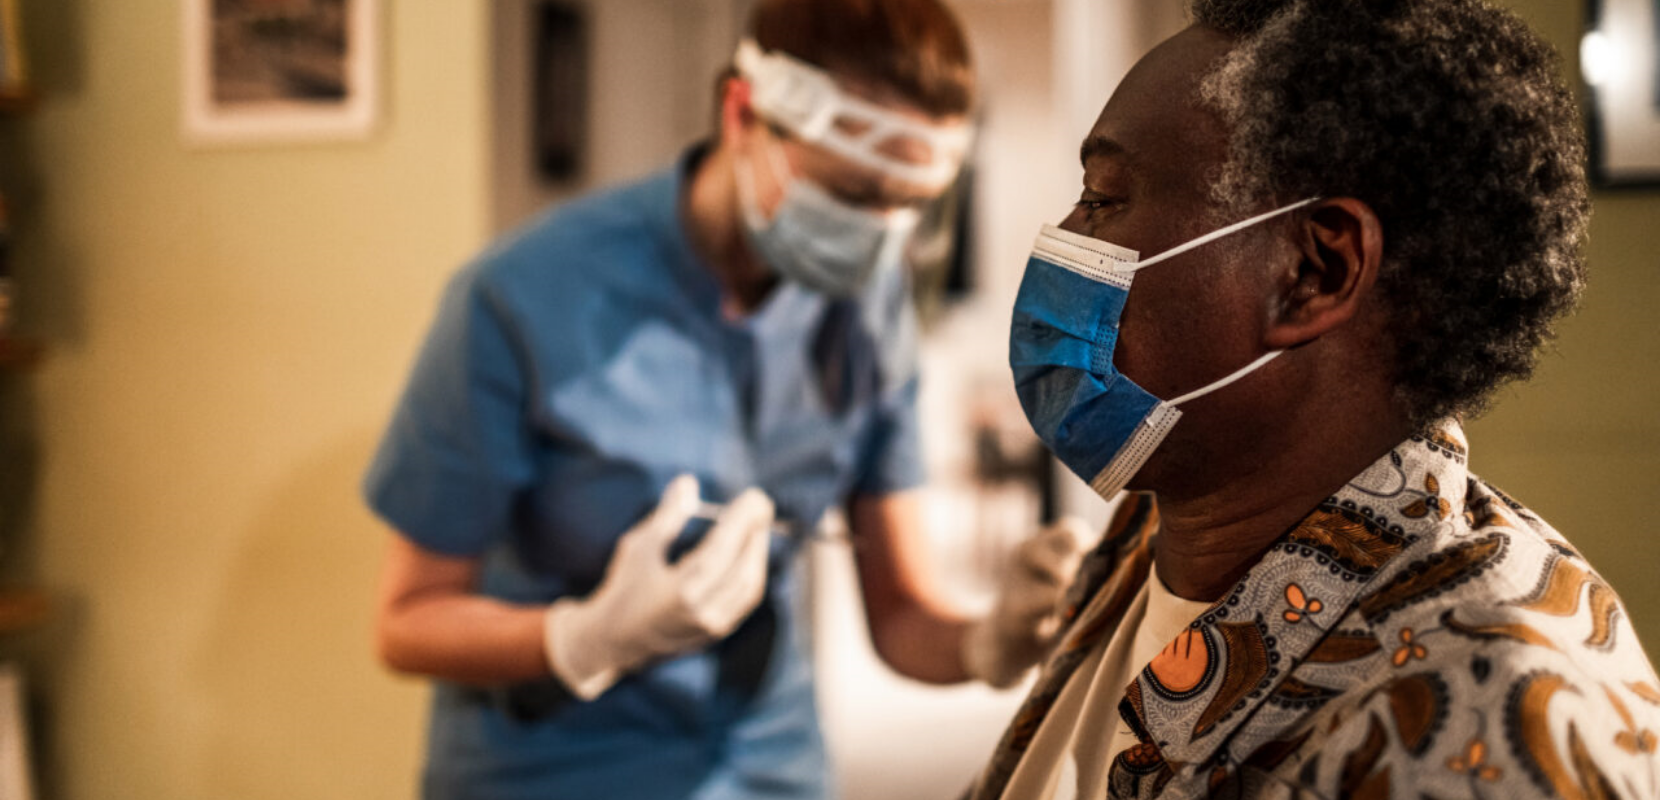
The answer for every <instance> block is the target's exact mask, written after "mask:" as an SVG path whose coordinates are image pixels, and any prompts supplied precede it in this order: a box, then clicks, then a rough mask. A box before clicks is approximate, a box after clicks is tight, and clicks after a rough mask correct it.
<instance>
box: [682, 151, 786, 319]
mask: <svg viewBox="0 0 1660 800" xmlns="http://www.w3.org/2000/svg"><path fill="white" fill-rule="evenodd" d="M733 157H734V156H733V154H732V152H731V151H730V150H728V149H727V148H724V147H720V146H718V145H717V146H715V147H714V148H713V149H711V150H710V151H709V154H708V155H707V156H706V157H704V159H703V160H702V162H701V163H699V164H697V165H696V166H694V167H693V168H692V174H691V175H690V176H688V178H687V189H686V195H685V198H684V202H683V203H681V205H680V217H681V220H680V221H681V224H682V225H684V226H686V234H687V237H688V238H689V239H690V240H691V243H692V250H693V252H695V253H697V255H698V257H699V259H700V260H701V261H702V262H703V263H704V264H707V265H708V267H709V269H710V271H712V272H713V273H714V275H715V280H717V281H718V282H719V283H720V285H721V290H722V303H721V305H722V307H723V308H724V309H726V310H727V312H728V313H729V314H731V315H733V316H744V315H747V314H750V313H752V312H754V311H755V309H757V308H759V307H760V306H761V304H762V303H764V302H766V299H767V297H768V296H769V295H770V294H771V293H772V290H773V289H774V288H775V287H776V286H777V285H778V277H777V275H776V274H775V273H773V271H772V270H771V269H769V268H767V266H766V265H765V264H763V263H761V261H760V259H758V258H757V257H756V256H755V253H754V251H753V250H752V249H751V248H750V246H749V243H748V241H747V240H746V239H745V236H744V229H743V220H741V219H740V218H739V217H738V202H737V185H736V183H735V179H734V176H733V170H732V159H733Z"/></svg>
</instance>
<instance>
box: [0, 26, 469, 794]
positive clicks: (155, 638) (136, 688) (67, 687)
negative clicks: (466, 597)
mask: <svg viewBox="0 0 1660 800" xmlns="http://www.w3.org/2000/svg"><path fill="white" fill-rule="evenodd" d="M180 5H181V3H180V2H179V0H120V1H119V2H115V1H114V0H103V1H100V2H94V1H93V0H32V1H31V0H25V2H24V6H23V11H24V14H25V23H26V29H27V32H28V35H29V44H30V45H31V52H32V55H33V56H34V62H35V66H36V68H37V71H38V72H39V73H40V82H41V83H42V87H41V88H42V89H43V90H44V92H45V94H46V97H45V100H44V102H43V104H42V105H41V107H40V108H39V110H38V111H37V112H36V113H35V114H33V115H32V116H30V117H28V118H24V119H10V120H0V129H3V130H4V133H3V142H0V144H3V147H0V150H4V151H5V153H6V155H5V156H4V158H5V160H6V161H7V162H8V163H9V165H10V168H8V169H7V170H5V171H4V172H3V173H0V179H4V180H5V181H6V185H8V186H12V185H14V184H18V183H23V184H27V185H32V187H33V188H32V189H25V190H23V191H22V192H17V191H13V192H12V194H13V195H14V197H16V202H17V203H18V204H19V205H20V206H21V208H20V209H19V212H18V215H17V217H18V219H17V221H16V225H17V228H18V232H17V241H18V250H17V251H16V254H15V255H16V263H17V266H18V268H19V270H20V271H21V273H22V276H21V277H22V281H23V288H22V297H21V302H22V303H23V305H24V320H23V327H24V328H25V329H26V330H27V331H28V332H30V333H33V334H36V335H38V336H39V337H40V338H43V339H45V340H46V341H47V343H48V345H49V347H50V354H49V356H48V358H47V360H46V361H45V363H43V364H42V365H41V366H40V367H39V368H38V369H37V370H35V371H34V372H33V373H30V374H27V375H24V376H21V377H19V376H15V375H4V376H0V382H3V384H0V387H3V388H0V394H3V395H4V397H5V404H4V406H3V408H4V410H5V412H6V415H7V419H6V425H5V427H6V428H7V429H8V430H10V431H11V436H10V438H9V440H8V441H9V442H10V446H9V447H8V456H9V457H10V458H11V459H12V460H10V461H9V462H8V468H7V469H6V470H5V476H6V477H7V479H8V480H9V481H11V482H12V484H13V487H14V488H12V489H9V490H8V492H7V494H6V495H0V497H6V496H11V497H21V498H24V499H25V500H26V502H23V503H21V504H13V505H12V506H10V507H7V508H4V509H0V515H3V516H5V518H6V519H7V522H6V523H4V524H0V530H4V531H6V534H5V536H6V541H5V543H6V544H7V545H9V546H11V548H12V549H11V551H10V552H9V553H8V554H7V555H6V556H5V560H4V562H0V563H3V565H4V566H3V571H4V572H5V573H7V574H8V575H9V576H10V577H11V580H12V581H14V582H15V581H16V580H20V579H23V578H28V579H32V580H33V581H35V582H38V583H40V584H43V585H45V586H47V587H49V588H51V589H52V590H53V591H54V592H56V593H57V595H58V597H59V599H60V600H61V603H60V608H59V611H58V613H57V614H56V615H55V616H54V618H53V621H52V622H51V624H50V625H49V626H48V627H47V628H45V629H43V630H40V631H37V632H34V633H30V634H28V635H27V636H25V637H22V638H21V639H19V638H17V637H13V638H12V639H10V640H7V641H5V642H3V643H0V650H3V651H4V652H22V653H23V654H24V657H25V658H26V660H27V662H28V663H29V666H30V676H31V678H32V679H33V680H34V681H35V682H36V684H37V687H36V688H37V690H38V692H37V693H38V694H39V695H40V696H41V698H42V703H43V713H41V714H40V715H39V719H38V722H39V723H41V724H40V726H39V727H40V730H39V731H38V733H39V734H40V740H41V741H40V744H41V745H42V747H41V750H42V752H41V754H40V755H41V760H42V761H43V762H44V764H43V766H44V769H43V771H42V772H43V774H42V775H41V776H40V781H39V782H40V783H41V784H42V794H43V796H44V797H48V798H64V799H66V800H130V799H131V798H171V799H172V800H189V799H191V798H202V799H203V800H209V799H211V800H219V799H221V798H237V800H257V799H258V798H271V799H272V800H277V799H278V798H281V799H282V800H293V799H294V798H306V799H307V800H314V799H326V798H340V800H346V799H347V798H351V800H361V799H362V798H407V797H410V796H412V792H413V790H414V783H415V775H416V765H417V763H418V751H417V748H418V746H419V743H420V741H421V739H422V725H423V718H424V702H423V700H424V696H425V693H424V690H423V689H422V688H421V686H420V685H419V684H417V683H414V682H409V681H399V680H395V679H392V678H389V677H387V676H386V674H385V673H383V672H382V671H381V670H380V669H379V667H378V666H377V665H376V663H375V662H374V660H373V658H372V657H371V653H370V644H369V637H368V631H369V607H370V598H371V591H372V584H373V579H374V576H375V574H376V570H377V566H378V557H379V553H380V548H381V546H382V543H383V540H382V532H381V529H380V528H379V526H378V525H377V524H376V523H375V522H374V521H373V520H372V519H371V518H370V517H369V515H368V514H367V513H366V512H365V510H364V509H363V506H362V503H361V502H360V501H359V499H358V495H357V488H356V487H357V482H358V478H359V476H360V474H361V472H362V469H363V467H364V465H365V463H366V461H367V459H368V457H369V453H370V451H371V448H372V446H373V443H374V441H375V440H376V438H377V437H378V435H379V431H380V429H381V426H382V425H383V424H384V422H385V419H386V414H387V412H388V410H389V408H390V405H391V402H392V399H393V396H394V393H395V392H396V391H397V389H398V388H399V386H400V384H401V382H402V380H403V377H404V374H405V370H406V369H407V367H408V365H409V363H410V359H411V357H412V355H413V349H414V347H415V346H416V343H417V342H418V341H419V338H420V334H421V332H422V330H423V329H424V328H425V325H426V323H427V321H428V318H429V316H430V313H431V310H432V308H433V303H434V301H435V298H436V295H437V292H438V289H439V286H440V284H441V282H442V281H443V280H444V278H445V277H446V276H447V275H448V274H449V273H450V272H451V271H452V270H453V269H454V268H455V266H456V264H457V263H458V262H459V261H460V260H461V259H463V258H464V257H466V256H467V255H468V254H469V253H470V252H472V251H473V250H474V249H475V248H476V247H477V246H478V245H479V244H480V243H481V241H482V240H483V237H484V236H485V233H486V230H487V222H488V221H487V219H486V218H485V214H486V206H487V200H486V198H487V192H486V189H487V187H486V186H485V181H486V179H487V178H486V175H487V158H486V135H485V123H484V117H485V104H486V97H485V92H484V86H485V76H486V70H485V67H486V60H485V59H486V54H485V52H484V51H485V44H484V42H485V37H486V33H487V31H486V19H485V15H486V13H487V10H488V4H486V3H474V2H460V3H447V2H418V3H398V4H394V3H392V2H386V3H384V4H383V5H384V7H386V8H387V9H388V11H389V12H390V17H389V18H387V19H386V20H385V29H384V33H385V39H384V42H385V44H386V46H387V50H388V53H387V58H386V65H387V66H388V67H389V68H388V69H387V70H386V72H385V73H384V74H385V75H386V77H387V78H388V81H387V83H386V89H387V94H388V96H389V102H388V103H387V110H388V112H389V113H388V115H387V118H386V123H385V126H384V127H383V129H382V131H381V133H380V134H379V135H378V136H376V137H375V138H374V139H372V140H371V141H369V142H366V143H357V144H331V145H322V146H315V145H314V146H298V147H295V146H285V147H266V148H252V149H250V148H241V149H220V150H193V149H189V148H187V147H185V146H184V145H182V144H181V138H180V134H179V123H178V121H177V120H178V119H179V86H180V78H179V75H180V65H179V53H180V36H179V22H178V19H179V7H180ZM20 165H21V166H20ZM19 169H27V170H28V171H29V172H31V173H33V175H32V176H30V177H29V178H28V179H27V180H24V179H23V177H24V176H23V174H22V173H20V172H18V170H19ZM19 437H22V438H23V441H22V442H21V443H20V441H19ZM29 437H32V438H33V442H32V444H31V443H30V442H28V441H27V439H28V438H29ZM31 448H32V449H33V450H34V456H33V460H32V462H31V461H30V460H29V459H28V457H27V456H28V451H29V450H30V449H31ZM20 454H21V455H20ZM18 483H23V484H32V485H31V486H28V489H27V491H19V490H18V489H16V488H15V486H16V484H18ZM20 515H21V517H22V521H21V522H20V521H19V517H20ZM19 529H21V530H19Z"/></svg>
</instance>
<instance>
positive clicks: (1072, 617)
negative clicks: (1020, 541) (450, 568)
mask: <svg viewBox="0 0 1660 800" xmlns="http://www.w3.org/2000/svg"><path fill="white" fill-rule="evenodd" d="M1467 459H1468V448H1467V446H1466V445H1465V439H1464V434H1463V432H1462V431H1461V430H1460V429H1459V426H1458V425H1457V424H1456V423H1452V422H1447V423H1444V424H1443V425H1441V426H1439V427H1438V429H1437V431H1436V432H1435V433H1434V434H1433V435H1430V436H1425V437H1414V438H1413V439H1411V440H1408V441H1407V442H1404V443H1402V444H1401V445H1400V446H1398V447H1396V448H1395V449H1394V450H1393V451H1391V452H1390V453H1389V454H1388V455H1387V456H1385V457H1384V458H1382V459H1379V460H1378V462H1377V463H1375V464H1373V465H1372V466H1371V467H1370V468H1368V469H1367V470H1366V471H1365V472H1363V473H1361V474H1360V475H1358V476H1356V477H1355V478H1354V480H1352V481H1350V482H1349V484H1348V485H1347V486H1345V487H1344V488H1343V489H1342V491H1339V492H1338V493H1337V494H1336V495H1335V496H1333V497H1331V498H1328V499H1327V500H1326V501H1325V502H1324V503H1322V504H1321V505H1320V507H1319V508H1317V509H1315V510H1314V511H1313V512H1312V513H1310V514H1309V515H1308V517H1307V518H1305V519H1304V520H1303V521H1302V522H1301V523H1300V524H1299V525H1297V526H1296V527H1295V528H1294V529H1293V530H1291V531H1290V532H1288V533H1287V534H1286V535H1285V536H1284V537H1283V538H1282V539H1281V540H1280V541H1279V542H1278V543H1276V544H1275V545H1274V547H1272V548H1271V549H1270V550H1269V552H1268V554H1267V555H1265V556H1264V557H1263V559H1262V560H1261V561H1260V562H1259V563H1257V564H1256V565H1255V566H1254V567H1252V569H1251V570H1250V572H1249V573H1248V574H1247V575H1246V576H1245V577H1244V578H1243V579H1242V580H1241V581H1240V582H1239V583H1238V584H1237V585H1236V586H1234V587H1233V589H1232V590H1231V591H1230V592H1228V594H1227V595H1226V596H1225V597H1224V598H1223V599H1222V600H1220V601H1218V602H1217V603H1215V604H1214V605H1213V606H1211V608H1210V609H1209V610H1208V611H1206V612H1205V613H1204V614H1203V615H1202V616H1200V617H1199V619H1197V620H1195V621H1194V623H1193V624H1192V625H1191V626H1190V627H1189V628H1188V630H1186V631H1184V632H1183V633H1182V634H1181V636H1180V637H1178V640H1179V641H1178V642H1176V643H1174V644H1175V645H1176V646H1172V647H1168V648H1166V649H1165V650H1164V652H1162V653H1161V654H1160V655H1159V656H1158V657H1157V658H1155V659H1153V661H1152V662H1151V663H1150V664H1148V665H1147V667H1146V668H1145V669H1143V670H1142V672H1141V674H1140V675H1139V676H1138V677H1137V678H1136V680H1135V681H1134V682H1133V683H1131V684H1130V685H1129V686H1128V687H1127V688H1126V692H1125V697H1124V700H1123V702H1122V703H1121V705H1120V709H1119V710H1120V713H1121V715H1122V716H1123V718H1124V720H1125V722H1126V723H1128V724H1129V726H1130V727H1131V729H1132V730H1134V731H1135V732H1136V734H1137V736H1138V737H1139V738H1140V742H1141V743H1140V744H1138V745H1136V746H1134V747H1131V748H1129V749H1127V750H1125V751H1124V752H1122V753H1117V754H1112V755H1113V756H1114V760H1113V764H1112V768H1111V773H1110V776H1109V780H1108V784H1109V792H1110V797H1112V798H1190V797H1228V798H1242V797H1249V798H1257V797H1265V798H1274V797H1322V798H1338V797H1345V798H1347V797H1362V798H1370V797H1378V798H1382V797H1410V798H1419V797H1478V798H1526V797H1559V798H1575V799H1577V798H1615V797H1621V798H1647V797H1660V757H1657V755H1656V749H1657V746H1660V680H1657V679H1656V677H1655V671H1654V667H1653V666H1652V665H1651V664H1650V663H1649V661H1648V659H1647V657H1646V656H1645V655H1644V652H1643V648H1642V646H1641V644H1640V643H1639V642H1638V641H1637V639H1636V635H1635V633H1634V631H1633V630H1632V627H1631V624H1630V622H1629V620H1628V619H1627V618H1626V615H1625V612H1624V608H1623V606H1622V605H1621V604H1620V601H1619V598H1618V596H1617V595H1615V593H1614V590H1613V589H1612V588H1610V587H1609V586H1608V584H1606V583H1604V582H1603V581H1602V579H1601V578H1600V577H1598V576H1597V574H1596V572H1595V571H1594V570H1593V569H1592V568H1591V566H1590V564H1588V563H1586V561H1585V559H1584V558H1583V557H1582V556H1581V555H1580V554H1579V553H1578V551H1577V550H1575V549H1574V548H1573V547H1572V546H1571V545H1569V544H1568V543H1567V542H1566V541H1565V540H1564V539H1563V538H1562V536H1561V535H1560V534H1558V533H1557V532H1556V531H1555V530H1554V529H1552V528H1551V527H1550V526H1549V525H1547V524H1545V522H1544V521H1543V520H1541V519H1539V518H1538V517H1537V516H1536V515H1534V514H1533V513H1532V512H1530V511H1528V510H1527V509H1526V508H1525V507H1523V506H1521V505H1520V504H1518V503H1516V502H1515V501H1513V500H1511V499H1510V498H1508V497H1507V496H1505V495H1504V494H1503V493H1501V492H1499V491H1498V490H1496V489H1494V488H1492V487H1491V486H1489V485H1487V484H1486V483H1484V482H1482V481H1481V480H1480V479H1478V478H1475V477H1474V476H1472V475H1470V473H1469V471H1468V467H1467ZM1157 537H1158V514H1157V510H1156V508H1155V507H1154V504H1153V502H1152V501H1151V500H1150V499H1148V498H1147V497H1145V496H1133V497H1131V498H1130V499H1129V500H1127V501H1126V502H1125V504H1124V505H1123V506H1122V507H1121V509H1120V511H1119V513H1118V515H1117V516H1116V517H1115V519H1114V523H1113V526H1112V527H1111V528H1110V529H1109V532H1108V535H1107V537H1106V538H1105V540H1104V541H1103V542H1102V544H1101V546H1100V547H1099V548H1097V550H1096V551H1095V552H1093V553H1092V554H1091V555H1090V556H1089V558H1087V559H1086V560H1085V563H1084V566H1083V568H1082V569H1081V571H1080V573H1079V576H1078V579H1077V581H1076V582H1075V584H1074V586H1073V589H1072V593H1071V596H1070V602H1069V610H1068V627H1067V629H1066V631H1065V633H1064V634H1063V636H1062V638H1061V640H1060V642H1059V644H1058V645H1057V649H1056V651H1055V652H1054V653H1053V654H1052V655H1051V656H1050V658H1049V659H1048V661H1047V662H1046V663H1045V664H1044V666H1043V670H1042V673H1041V674H1040V676H1039V678H1038V682H1037V685H1036V686H1035V687H1034V688H1033V690H1032V693H1031V695H1030V696H1028V698H1027V699H1026V702H1025V703H1024V705H1023V706H1022V707H1021V709H1020V711H1019V712H1018V714H1017V716H1016V718H1015V720H1014V721H1013V723H1011V725H1010V727H1009V729H1008V731H1007V732H1006V733H1005V734H1004V737H1003V740H1002V742H1001V743H1000V744H999V746H998V748H997V751H996V752H995V754H994V755H993V757H992V760H991V762H990V764H988V766H987V767H986V769H985V771H984V772H983V774H982V775H981V777H980V780H979V782H978V784H977V786H976V787H975V789H974V792H973V794H972V797H974V798H976V800H980V799H981V798H999V797H1002V796H1003V787H1004V786H1005V785H1006V784H1007V782H1008V779H1009V776H1010V775H1011V774H1012V773H1013V771H1014V768H1015V766H1016V765H1018V764H1019V762H1020V759H1021V757H1022V755H1023V754H1024V752H1025V748H1026V746H1027V744H1028V743H1029V742H1030V738H1031V735H1032V733H1033V732H1034V731H1036V730H1037V729H1038V727H1039V725H1041V724H1042V722H1043V719H1044V717H1045V715H1046V714H1047V712H1048V710H1049V708H1050V707H1051V706H1052V705H1053V703H1054V700H1055V697H1056V696H1057V695H1058V694H1059V693H1060V690H1061V689H1062V688H1063V687H1064V686H1065V685H1066V683H1067V681H1068V680H1071V679H1072V678H1073V674H1074V672H1075V671H1076V669H1077V667H1078V665H1079V664H1080V663H1081V662H1082V661H1083V660H1084V658H1085V656H1087V654H1088V653H1089V652H1090V651H1091V649H1092V648H1096V647H1100V646H1103V645H1104V643H1105V641H1106V640H1108V639H1110V638H1111V636H1112V634H1113V632H1114V630H1116V628H1117V626H1118V624H1119V622H1120V621H1121V620H1122V618H1123V616H1124V612H1125V610H1126V608H1127V607H1128V606H1129V605H1130V601H1131V600H1132V599H1133V598H1134V597H1135V594H1136V592H1137V591H1138V590H1139V588H1140V586H1141V585H1142V583H1144V582H1145V581H1146V580H1147V575H1148V572H1149V566H1148V565H1149V564H1150V562H1151V553H1152V550H1153V548H1154V547H1155V546H1156V541H1157ZM1079 679H1081V680H1087V679H1088V676H1081V677H1080V678H1079Z"/></svg>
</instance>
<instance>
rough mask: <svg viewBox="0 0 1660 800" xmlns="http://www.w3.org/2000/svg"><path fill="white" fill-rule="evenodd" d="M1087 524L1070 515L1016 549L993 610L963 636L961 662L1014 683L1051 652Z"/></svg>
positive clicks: (999, 681) (985, 676)
mask: <svg viewBox="0 0 1660 800" xmlns="http://www.w3.org/2000/svg"><path fill="white" fill-rule="evenodd" d="M1089 538H1090V531H1089V525H1088V524H1087V523H1085V522H1084V521H1083V520H1080V519H1077V518H1074V517H1066V518H1063V519H1061V520H1060V521H1058V522H1056V523H1055V524H1053V525H1051V526H1049V527H1047V528H1045V529H1043V530H1042V531H1039V532H1038V534H1037V535H1036V536H1033V537H1032V538H1030V539H1027V540H1026V541H1024V542H1021V543H1020V546H1019V547H1017V548H1015V551H1014V559H1013V562H1012V563H1010V564H1009V569H1008V571H1007V572H1006V573H1004V575H1003V578H1002V584H1001V586H999V587H998V592H997V601H996V604H995V605H993V606H992V610H991V613H990V614H988V615H986V616H985V617H983V618H981V619H980V620H978V621H976V622H975V623H974V624H973V625H971V626H970V627H969V630H968V634H967V635H966V636H964V637H963V650H962V657H963V667H964V668H965V669H966V670H967V671H968V673H969V675H972V676H973V677H975V678H978V679H980V680H982V681H985V682H986V683H989V684H991V685H992V686H995V687H998V688H1003V687H1005V686H1012V685H1013V684H1014V683H1015V682H1016V681H1018V680H1020V676H1021V675H1023V674H1025V672H1026V670H1027V669H1028V668H1030V667H1031V666H1032V665H1033V664H1036V663H1037V662H1038V660H1039V659H1041V658H1043V656H1044V655H1045V654H1046V653H1048V651H1049V647H1050V645H1051V644H1052V643H1053V641H1052V640H1053V639H1054V637H1055V634H1056V633H1057V632H1058V631H1059V630H1060V604H1061V600H1062V598H1063V597H1064V596H1065V595H1066V588H1067V586H1068V585H1069V584H1071V582H1072V578H1073V576H1074V574H1075V573H1077V571H1078V566H1079V564H1080V563H1081V562H1082V561H1083V554H1084V547H1085V546H1086V545H1087V543H1088V541H1089Z"/></svg>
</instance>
